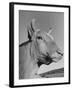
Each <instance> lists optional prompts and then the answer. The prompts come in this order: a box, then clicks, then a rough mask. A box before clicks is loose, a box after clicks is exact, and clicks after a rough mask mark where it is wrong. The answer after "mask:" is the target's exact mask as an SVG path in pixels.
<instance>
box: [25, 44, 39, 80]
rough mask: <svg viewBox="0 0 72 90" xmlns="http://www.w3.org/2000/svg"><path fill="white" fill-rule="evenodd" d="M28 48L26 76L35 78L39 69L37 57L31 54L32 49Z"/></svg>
mask: <svg viewBox="0 0 72 90" xmlns="http://www.w3.org/2000/svg"><path fill="white" fill-rule="evenodd" d="M29 45H30V44H29ZM29 47H30V46H29ZM30 48H31V47H30ZM27 49H28V50H27V60H26V61H25V65H24V68H25V74H24V76H25V78H34V76H35V75H36V74H37V71H38V65H37V62H36V60H35V58H33V57H32V56H31V53H30V49H29V48H27Z"/></svg>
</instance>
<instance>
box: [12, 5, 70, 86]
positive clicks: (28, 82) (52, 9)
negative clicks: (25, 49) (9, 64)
mask: <svg viewBox="0 0 72 90" xmlns="http://www.w3.org/2000/svg"><path fill="white" fill-rule="evenodd" d="M19 10H33V11H49V12H64V77H61V78H60V77H59V78H58V77H57V78H48V79H47V78H46V79H24V80H19ZM68 28H69V26H68V8H62V7H61V8H60V7H57V8H56V7H43V6H29V5H14V85H16V86H17V85H34V84H48V83H49V84H51V83H62V82H68V75H69V74H68V70H69V68H68V67H69V66H68V65H69V63H68Z"/></svg>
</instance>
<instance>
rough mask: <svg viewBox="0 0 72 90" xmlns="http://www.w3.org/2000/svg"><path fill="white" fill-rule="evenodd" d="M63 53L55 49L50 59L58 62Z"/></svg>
mask: <svg viewBox="0 0 72 90" xmlns="http://www.w3.org/2000/svg"><path fill="white" fill-rule="evenodd" d="M63 55H64V53H62V52H61V51H56V52H55V53H54V54H53V55H52V60H53V61H54V62H58V61H59V60H61V59H62V58H63Z"/></svg>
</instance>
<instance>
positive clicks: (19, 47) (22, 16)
mask: <svg viewBox="0 0 72 90" xmlns="http://www.w3.org/2000/svg"><path fill="white" fill-rule="evenodd" d="M69 9H70V7H69V6H58V5H46V6H45V5H42V4H27V3H25V4H24V3H10V32H11V33H10V35H11V36H10V38H11V39H12V41H11V42H10V47H11V48H13V50H12V49H11V50H12V51H11V52H10V53H11V57H10V87H14V86H39V85H51V84H52V85H53V84H54V85H56V84H64V83H66V84H67V83H69V82H70V70H69V69H70V66H69V65H70V58H69V54H70V52H69V43H70V42H69V34H70V33H69V32H70V26H69V23H70V17H69Z"/></svg>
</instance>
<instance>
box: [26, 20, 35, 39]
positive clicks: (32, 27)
mask: <svg viewBox="0 0 72 90" xmlns="http://www.w3.org/2000/svg"><path fill="white" fill-rule="evenodd" d="M27 31H28V38H29V40H31V38H32V36H33V34H34V32H35V19H32V21H31V22H30V23H29V24H28V25H27Z"/></svg>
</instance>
